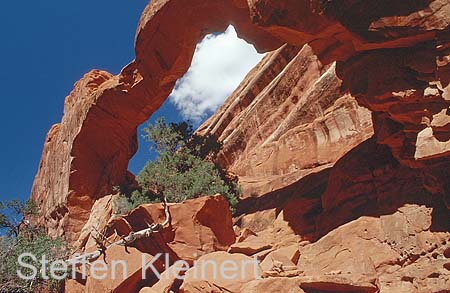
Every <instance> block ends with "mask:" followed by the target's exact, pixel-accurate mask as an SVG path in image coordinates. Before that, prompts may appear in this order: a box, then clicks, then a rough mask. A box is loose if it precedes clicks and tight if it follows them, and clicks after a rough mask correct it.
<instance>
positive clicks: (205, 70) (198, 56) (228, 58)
mask: <svg viewBox="0 0 450 293" xmlns="http://www.w3.org/2000/svg"><path fill="white" fill-rule="evenodd" d="M263 57H264V54H259V53H258V52H257V51H256V49H255V48H254V47H253V46H252V45H251V44H248V43H247V42H246V41H244V40H242V39H239V38H238V36H237V33H236V31H235V29H234V27H233V26H231V25H230V26H229V27H228V28H227V30H226V31H225V32H224V33H222V34H210V35H207V36H206V37H205V38H204V39H203V40H202V41H201V42H200V43H199V44H198V45H197V47H196V50H195V54H194V57H193V60H192V64H191V67H190V68H189V70H188V72H187V73H186V74H185V75H184V76H183V77H182V78H181V79H179V80H178V82H177V84H176V86H175V89H174V90H173V92H172V94H171V95H170V101H171V102H172V103H173V104H174V105H175V106H176V107H177V109H178V110H179V111H180V114H181V116H182V117H183V118H184V119H187V120H191V121H192V122H193V123H194V124H199V123H200V122H201V121H202V120H204V119H205V118H207V117H208V116H209V115H211V114H212V113H213V112H215V111H216V110H217V108H218V107H219V106H220V105H221V104H222V103H223V102H224V101H225V99H226V98H227V97H228V96H229V95H230V94H231V93H232V92H233V90H235V89H236V88H237V86H238V85H239V83H240V82H241V81H242V80H243V79H244V77H245V75H246V74H247V73H248V72H249V71H250V70H251V69H252V68H253V67H254V66H255V65H256V64H257V63H258V62H259V61H260V60H261V59H262V58H263Z"/></svg>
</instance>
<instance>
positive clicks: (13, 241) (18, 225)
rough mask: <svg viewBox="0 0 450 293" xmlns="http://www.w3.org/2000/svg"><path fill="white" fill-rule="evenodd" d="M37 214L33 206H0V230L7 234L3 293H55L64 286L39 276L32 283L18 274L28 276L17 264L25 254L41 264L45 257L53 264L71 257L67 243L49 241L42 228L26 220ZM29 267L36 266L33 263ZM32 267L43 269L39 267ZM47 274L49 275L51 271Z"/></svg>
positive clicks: (0, 271) (2, 250) (0, 247)
mask: <svg viewBox="0 0 450 293" xmlns="http://www.w3.org/2000/svg"><path fill="white" fill-rule="evenodd" d="M36 213H37V210H36V205H34V204H33V203H31V202H28V203H26V202H21V201H17V200H13V201H6V202H0V219H1V221H0V230H2V232H4V234H5V236H3V237H0V259H1V260H2V261H1V262H0V292H32V291H41V290H43V291H50V292H52V291H58V290H59V289H60V288H61V287H60V286H62V284H61V282H60V281H56V280H43V279H42V278H40V277H39V276H38V278H36V279H35V280H33V281H26V280H22V279H21V278H19V276H18V274H17V270H19V269H20V270H21V271H22V272H23V273H25V274H26V273H27V271H26V270H25V269H24V268H21V267H20V266H19V264H18V258H19V256H20V255H21V254H23V253H31V254H33V255H34V256H36V258H37V259H38V260H40V259H41V258H42V256H43V255H45V257H46V258H47V260H48V261H49V262H50V263H51V262H53V261H55V260H60V259H65V257H66V255H67V253H68V250H67V244H66V242H65V241H63V240H62V239H59V238H58V239H53V238H50V237H48V236H47V234H46V233H45V231H44V230H43V229H42V228H39V227H35V226H33V225H32V224H31V223H30V222H29V221H26V220H25V217H31V216H33V215H35V214H36ZM27 263H30V264H33V263H32V262H31V261H27ZM33 265H35V266H36V267H41V265H40V263H35V264H33ZM46 270H47V272H49V268H48V267H46Z"/></svg>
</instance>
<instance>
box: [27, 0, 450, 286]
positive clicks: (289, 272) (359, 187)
mask: <svg viewBox="0 0 450 293" xmlns="http://www.w3.org/2000/svg"><path fill="white" fill-rule="evenodd" d="M212 14H213V15H214V17H211V15H212ZM230 23H233V25H234V26H235V28H236V30H237V32H238V34H239V36H241V37H243V38H245V39H246V40H248V41H249V42H251V43H253V44H254V45H255V46H256V48H257V49H258V50H259V51H261V52H269V51H270V52H269V53H268V54H267V56H266V57H265V58H264V59H263V60H262V62H261V63H260V64H258V65H257V66H256V68H254V69H253V70H252V72H250V73H249V74H248V76H247V77H246V78H245V79H244V81H243V82H242V84H241V85H240V86H239V87H238V88H237V89H236V90H235V92H234V93H233V94H232V95H231V96H230V98H229V99H228V100H227V101H226V102H225V104H224V105H223V106H222V107H221V108H220V109H219V111H218V112H217V113H216V114H214V115H213V116H212V117H211V118H210V119H209V120H208V121H207V122H205V124H203V125H202V126H201V127H200V129H199V130H198V132H199V133H200V134H212V135H215V136H217V137H218V138H219V139H220V140H221V141H222V142H223V146H224V147H223V149H222V150H221V152H220V154H219V158H218V163H219V164H220V165H221V166H222V167H224V168H225V169H227V170H228V171H229V172H230V173H233V174H235V175H237V176H238V178H239V180H240V182H241V184H242V186H243V189H244V198H243V200H242V201H241V202H240V204H239V205H238V207H237V217H236V218H235V219H234V222H232V221H231V215H230V214H229V212H228V208H227V206H226V204H225V202H224V201H223V199H221V198H220V197H210V198H204V199H199V200H196V201H189V202H186V203H183V204H179V205H172V206H171V207H170V210H171V213H172V215H173V221H172V223H171V230H170V231H168V230H167V231H164V232H163V233H162V234H161V235H158V236H154V237H151V238H149V239H147V240H145V241H141V242H140V243H138V245H137V247H136V248H135V249H136V250H135V251H134V252H133V253H134V254H133V253H130V255H129V256H124V255H123V253H122V252H117V251H109V252H108V254H107V256H108V255H110V256H114V255H116V256H117V255H118V256H120V257H125V258H126V259H127V261H129V262H131V263H133V264H134V266H133V271H132V272H131V275H129V276H127V278H126V279H125V281H124V282H121V283H115V282H100V283H97V282H95V280H93V279H92V278H91V279H90V280H88V281H87V282H84V283H83V282H82V283H79V282H74V281H69V282H68V283H67V291H68V292H75V291H80V290H81V291H87V292H93V291H94V290H96V289H98V288H102V290H106V291H116V292H125V291H126V292H135V291H136V292H138V291H139V290H141V289H142V291H143V292H145V291H148V292H158V291H161V290H162V291H167V292H169V291H170V290H172V291H175V292H180V291H181V292H239V291H242V292H261V291H262V290H266V291H267V290H269V291H270V290H281V291H283V292H288V291H290V292H446V290H447V291H448V288H450V284H449V283H448V280H449V279H450V277H449V272H450V261H449V257H450V233H449V231H450V227H449V225H450V219H449V217H450V215H449V214H450V213H449V209H450V181H449V176H448V170H449V167H450V162H449V158H450V134H449V127H450V126H449V125H450V118H449V117H450V113H449V109H450V85H449V83H450V31H449V24H450V1H448V0H434V1H432V0H427V1H425V0H423V1H422V0H418V1H406V2H405V1H400V0H394V1H385V0H377V1H375V0H373V1H362V0H356V1H353V0H352V1H349V0H330V1H318V0H312V1H304V0H301V1H298V0H281V1H280V0H251V1H244V0H211V1H206V2H205V1H199V0H189V1H188V0H155V1H151V2H150V3H149V5H148V6H147V8H146V9H145V10H144V12H143V15H142V18H141V21H140V23H139V26H138V30H137V34H136V44H135V45H136V59H135V61H133V62H132V63H131V64H129V65H127V66H126V67H125V68H124V69H123V70H122V72H121V73H120V74H119V75H117V76H112V75H110V74H109V73H106V72H102V71H92V72H90V73H88V74H86V75H85V76H84V77H83V78H82V79H81V80H80V81H79V82H77V83H76V84H75V87H74V90H73V91H72V93H71V94H70V95H69V96H68V97H67V98H66V102H65V111H64V116H63V118H62V121H61V123H60V124H58V125H55V126H53V127H52V128H51V130H50V131H49V134H48V136H47V139H46V142H45V145H44V150H43V155H42V159H41V164H40V166H39V170H38V173H37V175H36V179H35V182H34V185H33V190H32V194H31V198H32V199H34V200H35V201H37V202H38V203H39V204H40V205H41V207H42V213H41V215H40V218H39V221H40V223H42V224H44V225H45V227H46V228H47V230H48V232H49V234H50V235H65V236H66V237H67V238H68V239H69V240H70V241H71V242H72V243H76V244H77V247H78V248H79V249H80V250H84V251H89V249H92V245H94V242H93V238H92V235H91V232H92V227H98V228H99V229H100V228H105V227H110V226H109V225H112V226H114V227H117V229H118V230H120V231H121V233H122V234H124V235H125V234H126V233H129V232H130V231H134V230H136V229H140V228H142V225H144V224H145V223H143V222H142V219H147V220H148V221H150V222H157V220H158V219H160V217H161V216H162V214H163V212H162V210H161V208H160V207H158V206H143V207H140V208H138V209H137V210H135V211H133V212H132V213H131V214H130V215H128V216H126V217H123V218H120V219H114V220H111V219H110V215H111V199H112V196H111V193H112V191H113V187H114V186H116V185H121V184H129V183H131V182H132V181H133V179H132V176H131V174H129V173H128V172H127V164H128V161H129V159H130V158H131V157H132V156H133V154H134V153H135V151H136V149H137V139H136V137H137V134H136V129H137V127H138V126H139V125H140V124H141V123H143V122H144V121H145V120H146V119H147V118H148V117H149V116H150V115H151V114H152V113H153V112H154V111H156V109H158V108H159V107H160V105H161V104H162V103H163V102H164V100H165V99H166V98H167V96H168V95H169V94H170V92H171V91H172V89H173V87H174V85H175V82H176V80H177V79H178V78H180V77H181V76H182V75H183V74H184V73H185V72H186V71H187V69H188V67H189V64H190V62H191V60H192V56H193V52H194V49H195V45H196V44H197V43H198V42H199V41H200V40H201V39H202V38H203V37H204V36H205V35H206V34H208V33H211V32H216V31H223V30H225V29H226V27H227V26H228V25H229V24H230ZM362 106H363V107H365V108H363V107H362ZM372 135H373V137H372ZM233 225H234V230H233ZM108 231H109V230H108ZM112 232H113V231H109V232H108V233H109V234H111V233H112ZM234 233H237V234H238V235H235V234H234ZM109 234H108V235H109ZM111 235H112V234H111ZM236 236H237V238H236ZM236 239H237V240H236ZM156 244H157V245H156ZM138 251H139V253H142V252H143V253H145V254H147V255H148V256H149V257H151V256H155V254H156V253H157V252H158V251H160V252H161V251H168V252H170V254H171V256H172V260H178V259H182V260H186V261H188V263H189V267H190V270H191V272H189V271H188V272H186V276H187V279H186V280H185V282H180V281H177V280H174V279H171V278H169V279H168V280H164V281H163V280H161V281H159V282H158V280H156V279H155V278H152V279H151V280H146V281H142V280H139V278H138V277H137V274H138V272H139V271H140V270H142V267H140V266H139V265H136V262H135V261H134V260H135V258H134V257H135V256H136V255H135V254H136V253H137V252H138ZM192 254H196V255H197V256H192ZM198 257H200V260H203V261H205V260H220V261H221V262H224V261H226V260H227V259H239V260H248V259H253V258H254V259H257V260H258V261H260V262H261V263H260V264H259V265H258V272H259V273H258V274H257V276H253V277H251V278H245V279H243V281H242V280H241V281H242V282H241V281H235V282H229V280H225V279H220V278H219V279H215V278H212V277H211V276H208V277H207V278H204V279H203V280H197V279H195V278H194V277H193V275H192V270H195V268H196V267H197V266H201V264H198V263H195V261H196V260H199V259H197V258H198ZM170 265H172V263H171V264H170ZM159 268H160V270H161V271H163V270H166V269H168V267H165V268H163V267H162V266H160V267H159ZM175 268H176V266H175ZM239 268H240V267H239ZM168 273H169V272H168V271H166V274H168ZM260 277H261V278H262V279H261V278H260ZM124 290H125V291H124ZM274 292H275V291H274Z"/></svg>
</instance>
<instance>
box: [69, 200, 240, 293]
mask: <svg viewBox="0 0 450 293" xmlns="http://www.w3.org/2000/svg"><path fill="white" fill-rule="evenodd" d="M170 213H171V221H170V227H168V228H166V229H164V230H163V231H162V232H160V233H158V234H155V236H154V237H152V238H149V239H145V240H144V241H141V240H139V241H137V242H136V243H134V244H133V248H132V249H131V248H130V249H125V248H124V247H120V246H113V247H112V248H110V249H108V250H107V251H106V252H107V253H106V257H105V260H106V262H104V261H103V260H99V261H100V262H102V263H103V265H104V264H106V265H107V266H108V268H109V270H108V273H109V274H108V275H107V277H106V278H103V279H98V278H95V277H92V276H90V275H88V278H87V280H82V279H81V278H80V280H77V281H70V282H69V283H68V284H67V286H66V290H67V291H68V292H71V291H72V290H73V289H74V288H77V287H79V286H80V284H81V285H85V286H86V290H87V291H88V292H94V291H97V290H98V291H97V292H109V291H113V290H116V291H117V292H124V291H121V290H125V291H126V292H135V291H136V290H137V291H139V290H140V289H141V288H142V287H144V286H145V285H154V284H155V283H156V282H157V281H158V280H157V279H156V276H155V275H154V274H152V271H151V270H149V272H148V274H147V276H148V279H146V280H142V278H141V276H142V258H143V257H145V259H146V260H148V262H150V261H151V260H152V258H153V257H157V256H158V254H159V253H161V254H167V255H168V256H169V257H170V259H169V262H170V264H173V263H174V262H176V261H178V260H184V261H187V262H188V263H190V264H192V263H193V261H194V260H195V259H197V258H198V257H201V256H202V255H205V254H208V253H212V252H216V251H226V250H227V249H228V248H229V246H230V245H231V244H233V243H234V242H235V239H236V237H235V234H234V231H233V228H232V219H231V212H230V209H229V206H228V203H227V202H226V200H225V199H224V198H223V197H221V196H212V197H203V198H199V199H194V200H188V201H185V202H184V203H183V204H171V205H170ZM164 216H165V215H164V209H163V207H162V205H161V204H153V205H143V206H140V207H139V208H137V209H135V210H133V211H132V212H131V213H129V214H128V215H126V216H124V217H119V218H116V219H112V220H111V221H109V222H108V223H107V225H106V229H105V232H104V233H105V236H106V237H108V238H109V239H110V240H111V242H112V240H113V239H114V238H115V237H117V236H116V235H115V232H116V231H117V233H118V234H119V235H124V236H126V235H128V234H129V233H130V232H131V231H135V232H137V231H140V230H143V229H146V228H147V227H148V226H147V225H148V224H152V223H162V222H163V221H164ZM90 244H91V245H92V246H90ZM94 244H95V242H93V241H88V242H87V244H86V245H85V246H84V247H85V251H87V252H90V251H94V250H96V249H97V248H96V246H94ZM127 250H128V251H127ZM80 253H81V252H80ZM113 261H126V268H127V269H126V272H127V275H126V276H125V277H124V276H123V275H120V276H117V277H116V278H114V277H113V276H112V272H111V271H112V268H111V264H112V262H113ZM165 262H166V260H165V255H163V256H160V257H158V258H157V261H156V265H157V266H158V270H160V272H163V271H164V267H163V265H164V264H165ZM98 266H100V264H99V265H98ZM88 272H89V270H88ZM120 272H122V271H120ZM160 285H161V284H160Z"/></svg>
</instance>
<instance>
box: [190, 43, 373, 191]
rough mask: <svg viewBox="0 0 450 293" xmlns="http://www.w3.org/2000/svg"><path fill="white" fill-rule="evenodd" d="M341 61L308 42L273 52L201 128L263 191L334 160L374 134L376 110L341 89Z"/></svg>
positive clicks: (230, 164)
mask: <svg viewBox="0 0 450 293" xmlns="http://www.w3.org/2000/svg"><path fill="white" fill-rule="evenodd" d="M340 87H341V81H340V80H339V78H338V77H337V76H336V74H335V64H332V65H329V66H323V65H322V63H321V62H320V60H318V58H317V56H315V55H314V52H313V51H312V49H311V48H310V47H309V46H304V47H302V48H301V49H298V48H296V47H292V46H284V47H282V48H280V49H279V50H277V51H275V52H273V53H270V54H268V56H266V57H265V59H264V60H263V61H262V62H261V63H260V64H259V65H258V66H257V67H256V68H255V69H254V70H253V72H251V73H250V74H249V75H248V76H247V77H246V79H245V80H244V81H243V82H242V84H241V85H240V87H239V88H238V89H237V90H236V91H235V92H234V93H233V94H232V95H231V96H230V97H229V98H228V100H227V101H226V102H225V104H224V105H223V106H222V107H221V108H220V109H219V110H218V111H217V112H216V113H215V114H214V115H213V116H212V117H211V118H210V119H209V120H208V121H206V122H205V123H204V124H203V125H202V126H201V127H200V128H199V130H198V132H199V133H200V134H202V133H204V134H212V135H214V136H216V137H217V138H218V139H219V141H221V142H223V144H224V146H223V148H222V150H221V152H220V153H219V162H220V163H221V165H222V167H223V168H225V169H227V170H229V171H230V172H232V173H233V174H235V175H237V176H238V177H239V179H240V184H241V186H242V187H243V191H244V192H243V193H244V195H245V196H260V195H263V194H265V193H268V192H270V191H273V190H276V189H279V188H282V187H285V186H286V185H289V184H291V183H294V182H296V181H297V180H299V179H300V178H302V177H305V176H307V175H308V174H311V173H315V172H317V171H320V170H323V169H325V168H329V167H331V166H333V164H334V163H335V162H336V160H337V159H339V158H340V157H342V155H344V154H345V153H346V152H348V151H349V150H351V149H352V148H353V147H354V146H356V145H358V144H359V143H361V142H363V141H364V140H366V139H367V138H369V137H370V136H372V134H373V129H372V120H371V113H370V112H369V111H368V110H366V109H364V108H362V107H359V106H358V104H357V102H356V101H355V99H354V98H353V97H351V96H350V95H346V94H344V95H343V94H341V92H340V90H339V89H340Z"/></svg>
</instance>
